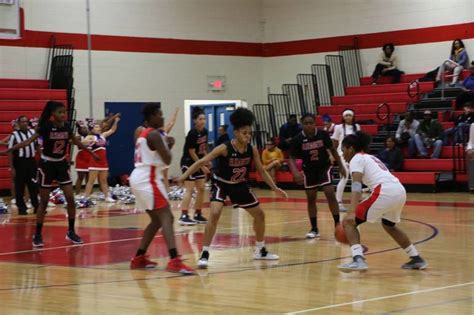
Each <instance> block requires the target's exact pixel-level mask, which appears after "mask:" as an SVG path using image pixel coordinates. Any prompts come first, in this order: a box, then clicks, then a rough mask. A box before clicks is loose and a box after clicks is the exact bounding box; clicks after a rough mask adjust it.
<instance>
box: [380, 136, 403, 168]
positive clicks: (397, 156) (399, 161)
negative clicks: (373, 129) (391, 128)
mask: <svg viewBox="0 0 474 315" xmlns="http://www.w3.org/2000/svg"><path fill="white" fill-rule="evenodd" d="M395 144H396V139H395V137H388V138H387V140H385V149H382V150H381V151H380V153H379V155H378V157H379V159H380V160H381V161H382V162H383V163H384V164H385V166H387V168H388V169H389V170H390V172H398V171H401V170H402V166H403V153H402V151H401V150H400V149H399V148H397V147H396V146H395Z"/></svg>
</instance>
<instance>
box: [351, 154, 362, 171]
mask: <svg viewBox="0 0 474 315" xmlns="http://www.w3.org/2000/svg"><path fill="white" fill-rule="evenodd" d="M349 169H350V170H351V173H354V172H358V173H362V174H364V162H363V160H362V157H361V156H360V155H355V156H354V157H353V158H352V160H351V162H350V164H349Z"/></svg>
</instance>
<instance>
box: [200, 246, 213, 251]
mask: <svg viewBox="0 0 474 315" xmlns="http://www.w3.org/2000/svg"><path fill="white" fill-rule="evenodd" d="M210 248H211V246H203V247H202V251H203V252H209V249H210Z"/></svg>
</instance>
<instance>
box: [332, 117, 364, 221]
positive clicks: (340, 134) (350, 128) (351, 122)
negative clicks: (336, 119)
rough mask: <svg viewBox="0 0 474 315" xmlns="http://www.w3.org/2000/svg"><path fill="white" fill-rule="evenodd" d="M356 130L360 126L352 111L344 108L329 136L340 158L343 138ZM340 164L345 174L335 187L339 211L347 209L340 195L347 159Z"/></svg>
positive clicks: (344, 184)
mask: <svg viewBox="0 0 474 315" xmlns="http://www.w3.org/2000/svg"><path fill="white" fill-rule="evenodd" d="M357 131H360V126H359V124H356V122H355V114H354V111H353V110H351V109H346V110H345V111H344V112H343V113H342V123H341V124H339V125H336V127H334V133H333V134H332V136H331V139H332V141H333V142H334V146H335V147H336V148H337V153H339V156H340V157H341V158H343V156H342V149H341V145H342V140H344V138H345V137H347V136H348V135H352V134H355V133H356V132H357ZM343 160H344V159H343ZM342 166H343V167H344V168H345V171H346V174H347V176H341V177H340V180H339V183H338V184H337V188H336V199H337V201H338V202H339V211H341V212H345V211H347V208H346V207H345V206H344V204H343V202H342V195H343V194H344V189H345V188H346V185H347V181H348V180H349V176H350V173H349V165H348V161H343V163H342Z"/></svg>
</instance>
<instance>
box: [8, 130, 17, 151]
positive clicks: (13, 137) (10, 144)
mask: <svg viewBox="0 0 474 315" xmlns="http://www.w3.org/2000/svg"><path fill="white" fill-rule="evenodd" d="M15 142H16V141H15V135H14V134H13V133H12V134H11V135H10V139H8V148H9V149H11V148H12V147H13V146H14V145H15Z"/></svg>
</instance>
